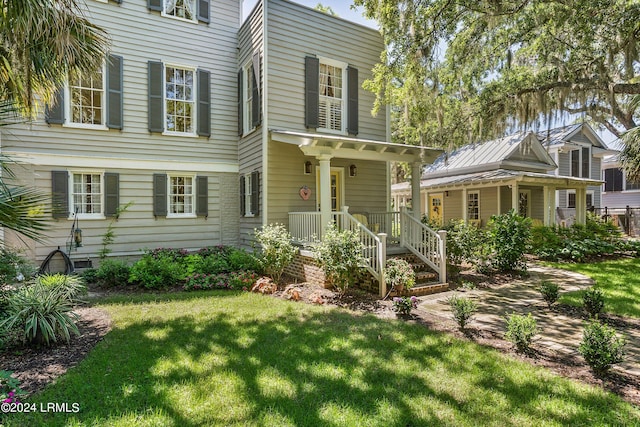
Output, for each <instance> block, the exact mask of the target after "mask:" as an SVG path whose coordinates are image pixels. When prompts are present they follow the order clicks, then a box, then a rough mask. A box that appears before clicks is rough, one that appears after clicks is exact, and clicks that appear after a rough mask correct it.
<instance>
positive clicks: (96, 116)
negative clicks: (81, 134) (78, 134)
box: [66, 69, 106, 128]
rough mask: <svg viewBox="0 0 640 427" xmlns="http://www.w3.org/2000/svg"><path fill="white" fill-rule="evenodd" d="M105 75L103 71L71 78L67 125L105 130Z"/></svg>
mask: <svg viewBox="0 0 640 427" xmlns="http://www.w3.org/2000/svg"><path fill="white" fill-rule="evenodd" d="M104 79H105V73H104V72H103V69H100V70H98V71H96V72H95V73H93V74H90V75H81V76H78V77H76V78H70V79H69V82H68V93H69V96H68V98H67V99H68V100H69V101H68V113H67V114H66V117H67V122H66V124H68V125H72V126H87V127H99V128H105V112H106V109H105V104H106V103H105V90H104V88H105V80H104Z"/></svg>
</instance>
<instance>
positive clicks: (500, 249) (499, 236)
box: [488, 209, 531, 271]
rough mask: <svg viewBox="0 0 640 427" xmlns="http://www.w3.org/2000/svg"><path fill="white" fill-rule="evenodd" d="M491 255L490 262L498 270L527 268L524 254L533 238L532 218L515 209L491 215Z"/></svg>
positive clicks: (489, 229)
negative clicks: (519, 213) (523, 215)
mask: <svg viewBox="0 0 640 427" xmlns="http://www.w3.org/2000/svg"><path fill="white" fill-rule="evenodd" d="M488 235H489V242H490V246H491V256H490V257H489V263H490V265H491V267H493V268H495V269H496V270H498V271H514V270H523V271H524V270H526V269H527V265H526V263H525V261H524V254H525V253H526V251H527V248H528V245H529V241H530V239H531V219H530V218H524V217H521V216H520V215H518V214H517V213H516V211H515V210H514V209H511V210H510V211H509V212H508V213H506V214H502V215H494V216H492V217H491V221H489V226H488Z"/></svg>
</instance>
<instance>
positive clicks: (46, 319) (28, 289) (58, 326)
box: [0, 281, 80, 346]
mask: <svg viewBox="0 0 640 427" xmlns="http://www.w3.org/2000/svg"><path fill="white" fill-rule="evenodd" d="M73 294H74V293H73V292H72V291H70V290H69V288H68V287H67V286H63V285H49V284H45V283H43V282H42V281H36V282H35V283H34V284H33V285H30V286H24V287H21V288H19V289H17V290H16V291H15V292H13V293H12V294H11V296H10V298H9V316H8V317H7V318H6V319H5V320H4V321H3V322H2V324H0V328H2V327H6V328H8V329H13V328H17V330H19V331H20V334H21V338H22V340H23V341H25V342H27V343H29V344H38V345H47V346H48V345H51V344H53V343H55V342H57V341H58V339H62V340H64V341H66V342H68V341H69V340H70V339H71V334H75V335H79V334H80V333H79V332H78V328H77V326H76V324H75V321H76V320H77V318H78V316H77V314H75V313H74V312H73V311H72V308H73V306H72V302H71V300H70V297H73Z"/></svg>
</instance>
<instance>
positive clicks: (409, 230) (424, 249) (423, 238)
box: [400, 210, 447, 283]
mask: <svg viewBox="0 0 640 427" xmlns="http://www.w3.org/2000/svg"><path fill="white" fill-rule="evenodd" d="M400 224H401V226H400V245H401V246H404V247H405V248H407V249H409V250H410V251H411V252H413V253H414V254H415V255H416V256H417V257H418V258H420V259H421V260H422V261H423V262H424V263H426V264H427V265H428V266H429V267H431V268H433V269H434V270H435V271H436V272H437V273H438V275H439V281H440V283H446V281H447V262H446V260H447V249H446V236H447V232H446V231H438V232H435V231H433V230H432V229H431V228H429V227H427V226H426V225H424V224H423V223H422V222H420V221H418V220H417V219H415V218H414V217H413V216H411V215H410V214H409V213H408V212H407V211H406V210H402V211H401V212H400Z"/></svg>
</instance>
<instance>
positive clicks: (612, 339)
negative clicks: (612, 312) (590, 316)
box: [578, 319, 625, 374]
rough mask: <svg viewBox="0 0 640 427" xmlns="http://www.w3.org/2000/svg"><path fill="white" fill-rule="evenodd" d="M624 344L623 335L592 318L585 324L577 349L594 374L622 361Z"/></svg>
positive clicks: (601, 372) (603, 371) (600, 372)
mask: <svg viewBox="0 0 640 427" xmlns="http://www.w3.org/2000/svg"><path fill="white" fill-rule="evenodd" d="M624 346H625V339H624V337H619V336H618V335H616V331H615V329H613V328H612V327H610V326H607V325H605V324H602V323H600V322H599V321H598V320H597V319H594V320H592V321H591V322H589V323H588V324H587V325H586V326H585V328H584V332H583V334H582V342H581V343H580V347H578V351H580V354H581V355H582V357H584V359H585V360H586V361H587V364H589V366H590V367H591V369H592V370H593V371H594V372H595V373H596V374H604V373H605V372H607V371H608V370H609V369H611V366H612V365H614V364H616V363H620V362H622V360H623V359H624Z"/></svg>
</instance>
